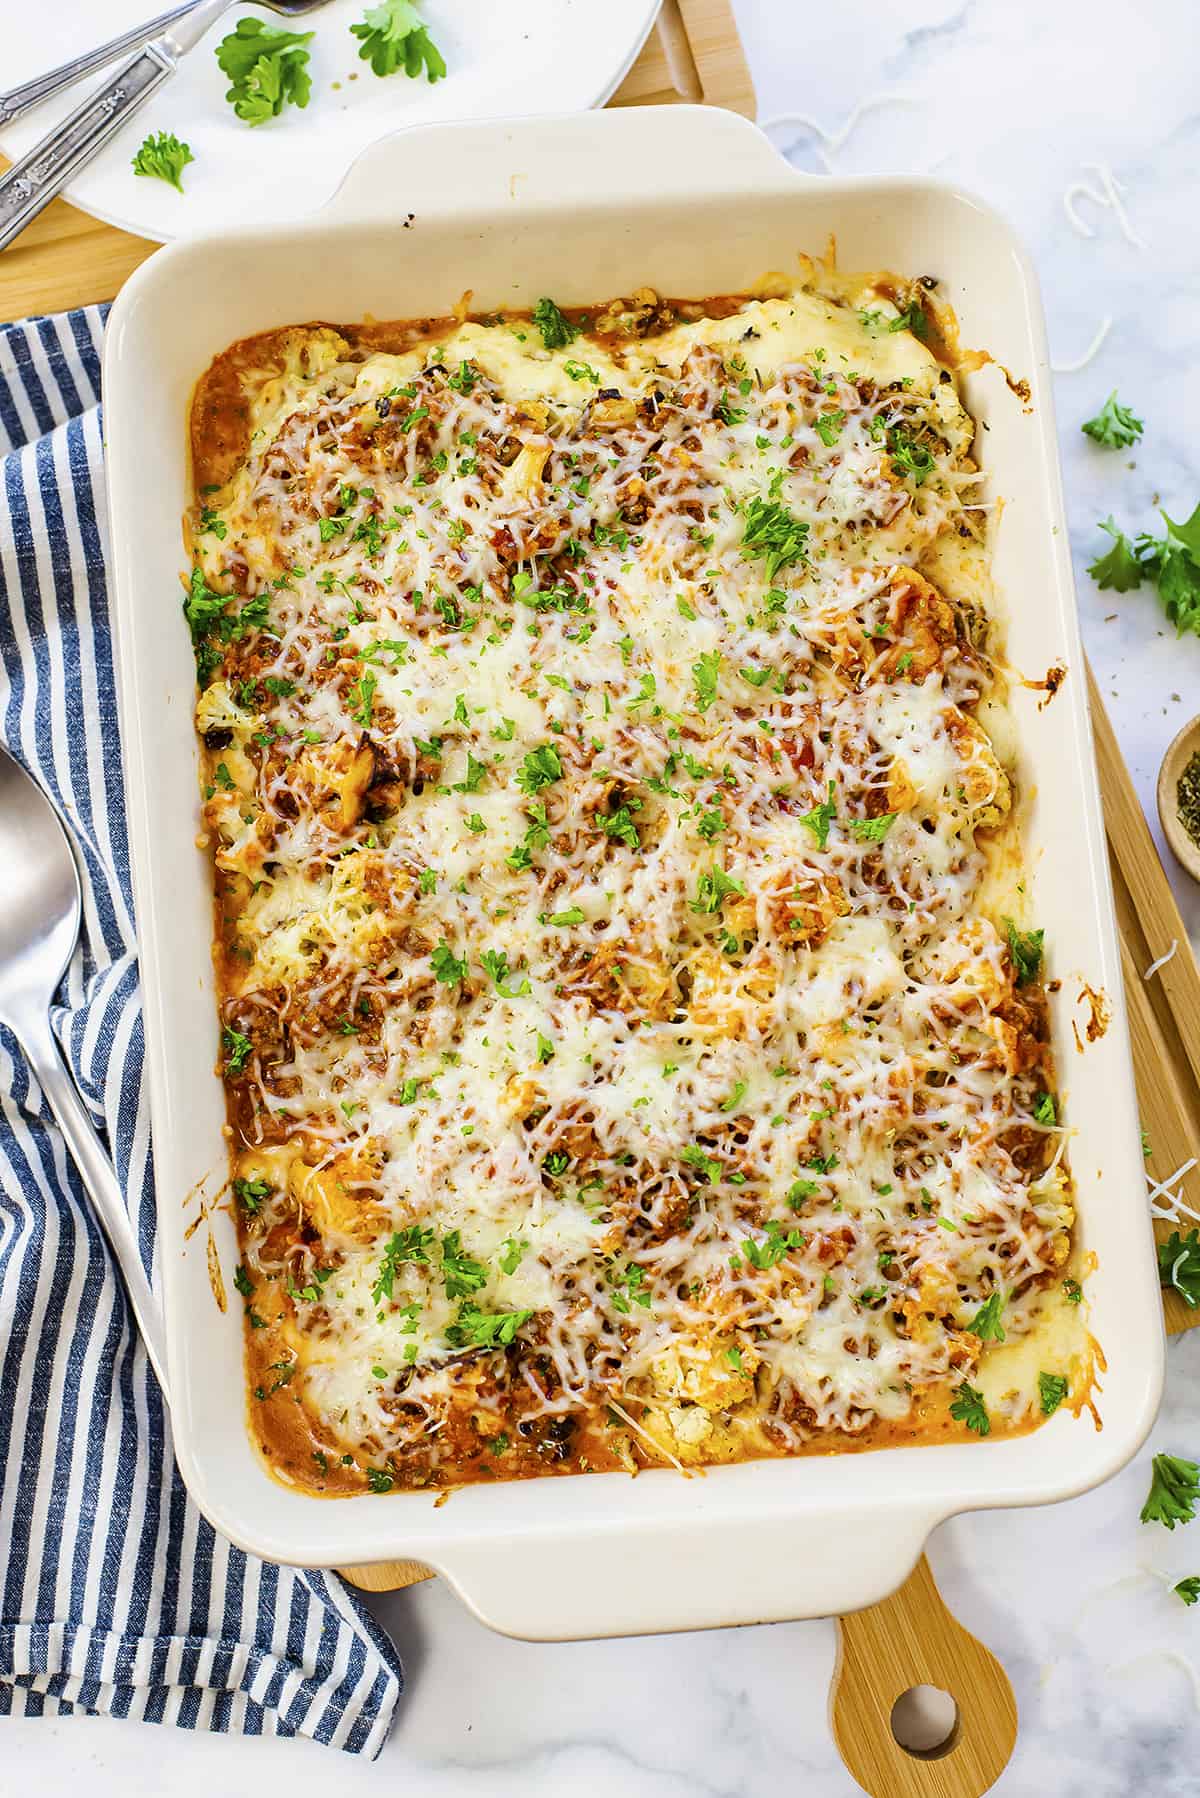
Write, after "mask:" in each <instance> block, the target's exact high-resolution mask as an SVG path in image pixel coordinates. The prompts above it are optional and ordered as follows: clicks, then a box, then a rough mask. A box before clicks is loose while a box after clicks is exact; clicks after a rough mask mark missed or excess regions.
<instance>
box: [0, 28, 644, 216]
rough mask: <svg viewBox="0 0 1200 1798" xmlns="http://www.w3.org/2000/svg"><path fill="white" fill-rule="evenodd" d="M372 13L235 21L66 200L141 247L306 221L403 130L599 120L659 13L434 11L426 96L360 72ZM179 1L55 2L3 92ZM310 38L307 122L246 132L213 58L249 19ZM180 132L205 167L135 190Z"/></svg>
mask: <svg viewBox="0 0 1200 1798" xmlns="http://www.w3.org/2000/svg"><path fill="white" fill-rule="evenodd" d="M369 3H370V0H328V4H327V5H326V6H324V7H322V8H321V9H320V10H319V11H318V12H315V13H313V14H312V15H311V17H309V18H307V19H304V20H300V21H291V20H288V19H284V18H280V17H278V16H277V15H275V14H274V13H271V12H269V11H267V9H266V8H265V7H262V6H252V5H236V4H235V5H231V6H230V9H229V12H228V15H227V16H226V17H225V18H223V19H222V20H221V21H220V23H219V24H218V25H216V26H215V27H214V28H213V30H212V31H211V32H209V34H208V35H207V37H205V38H204V39H203V40H202V41H201V42H200V43H199V44H198V45H197V46H196V48H195V49H194V50H193V51H191V53H190V54H189V55H188V56H187V57H185V58H184V60H183V62H182V63H181V65H180V68H179V72H178V74H176V75H175V76H174V77H173V78H172V79H171V80H170V81H169V82H167V83H166V85H165V86H164V87H162V88H160V89H159V91H158V93H157V94H155V96H154V97H153V99H151V100H150V101H148V102H147V104H146V106H145V107H144V108H143V109H142V111H141V112H140V113H138V115H137V117H136V118H134V119H132V120H131V121H130V123H129V124H128V125H127V126H126V128H125V129H124V130H123V131H122V132H120V133H119V134H118V135H117V136H116V137H115V138H114V139H113V141H112V142H111V143H110V144H109V145H108V146H107V147H106V148H105V149H104V150H103V151H102V152H101V153H100V155H99V156H98V157H97V158H96V160H95V161H94V162H93V163H91V164H90V165H89V167H88V168H86V169H85V170H84V171H83V173H82V174H81V175H80V176H79V177H78V179H77V180H76V181H74V182H72V184H71V186H70V187H68V188H67V190H66V197H67V198H68V199H69V200H71V201H72V202H73V203H74V204H75V205H76V206H80V207H82V208H83V210H84V211H85V212H90V213H92V214H93V215H94V216H95V217H96V218H100V219H105V220H106V221H107V222H108V223H109V224H112V225H119V226H120V227H121V228H122V229H123V230H126V231H133V232H135V233H136V234H137V235H138V236H140V237H152V238H157V239H159V240H166V239H168V238H172V237H188V236H191V235H192V234H193V233H195V232H198V231H204V230H213V229H220V228H221V227H223V226H227V225H230V224H233V223H235V222H237V221H238V220H241V219H245V218H249V217H257V218H264V217H266V218H285V217H291V216H295V215H297V214H300V213H305V212H311V211H312V210H313V209H314V207H317V206H320V205H321V204H322V203H323V202H324V201H325V200H327V199H328V198H329V197H330V195H331V194H332V193H333V192H334V190H335V189H336V188H337V187H338V185H339V183H340V182H341V180H342V178H343V176H344V175H345V173H346V171H347V169H349V167H350V165H351V164H352V163H353V162H354V160H355V158H356V157H357V156H358V155H359V153H360V152H361V151H362V150H364V149H366V147H367V145H368V144H371V143H374V142H375V140H376V139H377V138H379V137H383V136H384V135H385V134H386V133H388V132H391V131H395V130H397V129H398V128H399V127H401V126H403V125H424V124H428V123H430V122H432V121H435V120H444V119H478V118H495V117H500V116H504V117H510V118H515V117H529V116H531V115H534V114H537V113H563V112H579V111H584V110H586V109H587V108H588V107H590V106H599V105H602V104H603V102H604V101H605V100H607V99H608V97H609V95H610V94H611V93H612V92H613V90H614V89H615V88H616V87H617V86H618V84H619V83H620V81H621V80H622V78H623V77H624V75H625V74H626V73H627V72H628V70H629V69H630V67H631V66H632V64H633V62H634V59H635V57H636V56H637V54H638V51H639V50H640V49H641V47H642V45H643V43H644V42H645V40H646V37H647V35H648V34H649V31H650V27H651V25H652V24H653V23H654V16H655V14H656V13H657V11H658V0H603V4H598V0H426V3H424V4H422V5H421V7H420V11H421V16H422V18H423V19H424V20H425V21H426V23H427V24H428V26H429V32H430V36H431V37H432V38H433V41H434V43H435V44H436V45H437V46H438V48H439V49H440V50H441V52H442V55H443V56H444V57H445V60H446V65H447V71H448V72H447V74H446V76H445V78H444V79H443V80H441V81H438V82H434V83H432V84H430V83H429V82H427V81H426V80H425V77H424V75H421V76H420V77H419V78H418V79H417V80H415V81H411V80H409V78H408V77H407V76H406V75H405V74H403V73H402V72H401V73H399V74H396V75H390V76H387V77H386V78H383V79H381V78H380V77H378V76H377V75H375V74H373V73H372V71H371V67H370V65H369V63H365V62H362V61H360V60H359V56H358V51H359V40H358V39H357V38H355V37H352V36H351V34H350V26H351V25H352V24H354V23H355V22H356V21H357V20H359V19H361V18H362V16H363V13H364V10H365V8H366V6H367V5H368V4H369ZM168 4H169V0H53V13H54V18H53V23H52V25H50V26H49V28H47V17H46V10H47V9H46V8H45V7H42V6H22V7H20V8H17V7H14V8H12V9H11V11H12V13H13V15H14V16H12V17H10V18H6V20H5V22H4V34H3V35H4V57H3V71H2V74H0V81H2V83H3V85H4V86H5V87H6V88H7V87H16V86H18V85H19V84H20V83H21V82H23V81H27V80H29V79H30V78H31V77H32V76H34V75H39V74H41V73H42V72H43V71H44V70H45V69H47V68H48V67H51V66H53V65H56V64H58V63H61V62H65V61H67V60H68V59H69V58H70V57H71V56H76V55H79V54H80V53H81V52H82V51H83V50H85V49H88V48H90V47H91V46H93V45H95V44H97V43H102V42H103V41H104V40H105V39H107V38H110V37H114V36H116V34H117V33H118V32H121V31H125V30H128V29H129V27H130V26H133V25H137V24H138V23H139V22H140V21H141V20H143V19H146V18H150V17H153V15H154V14H156V13H160V12H162V11H164V10H165V9H166V6H167V5H168ZM246 17H257V18H261V19H263V20H264V21H265V22H267V23H268V24H271V25H274V26H276V27H279V28H282V29H284V30H302V31H312V32H313V33H314V36H313V40H312V42H311V43H310V44H309V46H308V49H309V54H310V62H309V73H310V74H311V76H312V83H313V91H312V97H311V99H310V100H309V103H308V105H307V107H306V108H304V110H303V111H301V110H300V109H298V108H297V107H294V106H289V107H286V108H285V110H284V111H283V113H282V114H281V115H280V117H279V118H277V119H272V120H270V121H269V122H268V123H267V124H265V125H255V126H250V125H244V124H243V123H242V122H241V120H240V119H239V118H238V117H237V116H236V114H235V113H234V111H233V108H232V107H231V106H230V105H229V104H228V102H227V101H226V99H225V90H226V88H227V86H228V82H227V80H226V78H225V76H224V75H223V74H222V73H221V70H220V69H219V68H218V66H217V60H216V55H215V51H216V47H217V45H218V44H219V43H220V41H221V39H222V38H223V37H224V36H226V35H227V33H229V32H230V31H232V30H233V28H234V26H235V24H236V23H237V21H238V19H241V18H246ZM111 73H112V71H111V70H110V71H108V74H107V75H106V76H91V77H89V79H88V81H87V82H86V83H80V84H79V86H78V87H76V88H74V89H73V90H71V92H70V94H69V95H66V96H63V97H62V98H59V99H56V100H53V101H51V102H49V103H48V104H47V105H45V106H41V107H39V108H38V109H37V110H36V111H35V112H31V113H29V114H28V115H27V116H26V117H25V118H23V119H20V120H19V121H18V122H17V124H15V125H10V126H9V128H8V130H7V131H5V132H3V133H0V149H2V150H3V151H4V153H5V155H7V156H10V157H17V156H23V155H24V154H25V153H26V151H28V150H29V149H31V148H32V147H33V145H34V144H35V143H37V142H38V140H39V139H40V138H42V137H43V136H45V134H46V132H48V131H49V130H50V129H51V127H52V126H54V125H56V124H57V123H58V122H59V120H60V119H62V118H64V117H65V116H66V114H67V113H68V112H69V111H70V110H71V109H72V107H74V106H76V105H78V103H79V101H80V100H81V99H82V98H83V96H84V95H85V94H86V93H88V92H90V91H92V90H94V89H95V88H96V87H98V86H99V85H100V84H101V81H102V80H105V79H111ZM152 131H173V132H174V133H175V135H176V136H177V137H179V138H182V139H183V141H184V142H185V143H187V144H189V145H190V146H191V149H192V153H193V155H194V156H195V159H196V160H195V161H194V162H193V163H191V164H190V165H189V166H188V167H187V168H186V169H185V170H184V174H183V184H184V188H185V192H184V193H183V194H182V195H180V194H178V193H176V191H175V190H174V188H172V187H171V186H169V185H168V184H167V183H166V182H164V181H158V180H153V179H150V178H147V177H145V176H138V175H135V174H134V172H133V170H132V168H131V166H130V163H131V161H132V158H133V155H134V152H135V151H136V150H137V147H138V145H139V144H140V143H141V141H142V139H143V138H144V137H145V136H146V135H147V133H148V132H152Z"/></svg>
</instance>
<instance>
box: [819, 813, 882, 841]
mask: <svg viewBox="0 0 1200 1798" xmlns="http://www.w3.org/2000/svg"><path fill="white" fill-rule="evenodd" d="M895 822H896V814H895V812H882V813H881V814H880V816H879V817H878V818H851V820H850V834H851V836H852V837H853V838H854V839H855V841H856V842H859V843H882V841H883V839H884V837H886V835H887V833H888V831H889V830H890V829H891V828H892V825H893V824H894V823H895ZM821 846H822V848H824V844H822V845H821Z"/></svg>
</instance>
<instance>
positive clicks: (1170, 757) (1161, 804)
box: [1158, 718, 1200, 880]
mask: <svg viewBox="0 0 1200 1798" xmlns="http://www.w3.org/2000/svg"><path fill="white" fill-rule="evenodd" d="M1198 750H1200V718H1193V719H1192V721H1191V723H1190V724H1185V725H1184V727H1183V729H1182V730H1181V731H1180V733H1179V735H1178V736H1177V737H1176V738H1175V740H1174V741H1173V742H1172V744H1171V746H1170V748H1169V749H1168V750H1167V753H1166V755H1164V757H1163V759H1162V767H1161V768H1160V769H1159V771H1158V816H1159V820H1160V822H1161V824H1162V827H1163V835H1164V836H1165V837H1166V839H1167V842H1168V843H1169V844H1170V845H1171V848H1172V850H1173V851H1174V854H1175V858H1176V860H1177V861H1178V862H1179V864H1180V866H1181V867H1182V868H1184V869H1185V870H1186V871H1187V873H1189V874H1190V875H1191V877H1192V879H1193V880H1200V846H1198V845H1197V844H1196V843H1194V842H1193V840H1192V838H1191V837H1190V836H1189V835H1188V833H1187V831H1186V830H1185V829H1184V827H1183V822H1182V820H1181V818H1180V816H1179V777H1180V775H1181V774H1182V773H1183V771H1184V769H1185V768H1186V767H1187V765H1188V763H1189V762H1190V761H1191V759H1192V757H1193V756H1194V755H1195V754H1196V753H1197V751H1198Z"/></svg>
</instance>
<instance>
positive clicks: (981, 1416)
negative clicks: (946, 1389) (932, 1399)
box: [950, 1380, 992, 1436]
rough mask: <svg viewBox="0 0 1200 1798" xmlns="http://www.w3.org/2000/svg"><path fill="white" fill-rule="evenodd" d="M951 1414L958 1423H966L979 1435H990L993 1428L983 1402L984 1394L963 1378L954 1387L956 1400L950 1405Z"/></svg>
mask: <svg viewBox="0 0 1200 1798" xmlns="http://www.w3.org/2000/svg"><path fill="white" fill-rule="evenodd" d="M950 1415H951V1417H953V1418H954V1419H955V1420H956V1421H957V1422H958V1423H965V1424H966V1426H967V1428H968V1429H969V1430H973V1431H974V1432H975V1434H976V1435H977V1436H989V1435H990V1434H991V1430H992V1424H991V1419H990V1418H989V1417H988V1414H987V1406H986V1405H985V1404H984V1402H983V1394H982V1392H980V1391H979V1389H978V1387H976V1386H972V1385H971V1384H970V1383H969V1382H968V1381H967V1380H963V1381H962V1382H961V1383H960V1384H959V1385H957V1386H956V1387H955V1388H954V1402H953V1403H952V1404H951V1406H950Z"/></svg>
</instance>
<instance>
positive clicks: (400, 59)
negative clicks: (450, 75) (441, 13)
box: [350, 0, 446, 81]
mask: <svg viewBox="0 0 1200 1798" xmlns="http://www.w3.org/2000/svg"><path fill="white" fill-rule="evenodd" d="M350 30H351V32H352V33H353V35H354V36H355V37H357V38H361V39H362V47H361V49H360V50H359V52H358V54H359V58H360V60H361V61H363V62H369V63H370V65H371V68H372V69H373V71H374V72H375V74H376V75H394V74H395V73H396V72H397V70H398V69H403V70H404V73H405V74H406V75H408V76H410V77H411V78H412V79H414V80H415V79H416V77H417V76H418V75H419V74H420V73H421V70H422V69H424V70H425V78H426V80H427V81H440V80H441V78H442V76H443V75H444V74H445V73H446V63H445V59H444V57H443V56H442V53H441V51H440V50H439V49H438V47H437V45H436V44H435V43H434V41H433V39H432V38H431V37H430V35H429V31H428V28H427V27H426V26H425V25H423V24H422V23H421V19H420V15H419V14H418V12H417V9H416V7H415V6H413V5H412V4H411V3H410V0H381V4H380V5H378V6H368V8H367V10H366V12H365V14H364V15H363V18H362V20H361V21H360V22H359V24H357V25H351V27H350Z"/></svg>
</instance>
